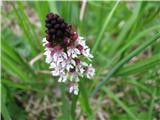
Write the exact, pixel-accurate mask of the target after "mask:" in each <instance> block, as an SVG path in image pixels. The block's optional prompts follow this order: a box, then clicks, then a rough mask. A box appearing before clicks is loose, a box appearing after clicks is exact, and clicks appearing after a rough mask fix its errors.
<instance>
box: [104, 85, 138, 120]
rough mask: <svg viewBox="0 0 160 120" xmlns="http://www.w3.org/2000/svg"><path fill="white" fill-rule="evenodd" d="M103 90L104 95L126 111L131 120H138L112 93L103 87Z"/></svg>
mask: <svg viewBox="0 0 160 120" xmlns="http://www.w3.org/2000/svg"><path fill="white" fill-rule="evenodd" d="M103 90H104V91H105V93H106V94H107V95H108V97H110V98H111V99H113V100H114V101H115V102H116V103H117V104H118V105H119V106H120V107H121V108H122V109H124V110H125V111H126V113H127V114H128V115H129V116H130V117H131V118H132V119H133V120H138V118H137V117H136V115H134V114H133V112H132V111H131V110H130V109H129V107H127V106H126V105H125V104H124V103H123V102H122V101H121V100H120V99H119V98H118V97H117V96H116V95H115V94H114V93H113V92H111V91H110V90H109V89H108V88H106V87H104V88H103Z"/></svg>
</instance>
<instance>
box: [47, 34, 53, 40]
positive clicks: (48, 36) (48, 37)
mask: <svg viewBox="0 0 160 120" xmlns="http://www.w3.org/2000/svg"><path fill="white" fill-rule="evenodd" d="M46 40H47V41H48V42H51V41H52V39H51V37H50V35H48V34H47V35H46Z"/></svg>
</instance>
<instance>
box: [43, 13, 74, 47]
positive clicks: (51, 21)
mask: <svg viewBox="0 0 160 120" xmlns="http://www.w3.org/2000/svg"><path fill="white" fill-rule="evenodd" d="M45 22H46V39H47V41H48V42H52V43H55V44H56V43H60V44H61V43H64V38H70V37H71V34H72V32H71V25H69V24H67V23H66V22H64V19H63V18H61V17H60V16H58V15H57V14H54V13H48V14H47V16H46V20H45ZM65 42H66V41H65Z"/></svg>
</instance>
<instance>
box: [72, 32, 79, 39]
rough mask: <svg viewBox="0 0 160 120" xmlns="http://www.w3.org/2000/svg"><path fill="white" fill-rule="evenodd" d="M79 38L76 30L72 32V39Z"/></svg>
mask: <svg viewBox="0 0 160 120" xmlns="http://www.w3.org/2000/svg"><path fill="white" fill-rule="evenodd" d="M77 38H78V34H77V33H76V32H73V33H72V34H71V39H72V40H77Z"/></svg>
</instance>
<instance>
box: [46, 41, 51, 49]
mask: <svg viewBox="0 0 160 120" xmlns="http://www.w3.org/2000/svg"><path fill="white" fill-rule="evenodd" d="M45 46H46V47H47V48H52V47H53V46H52V43H50V42H49V43H47V44H45Z"/></svg>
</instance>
